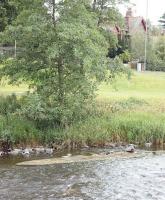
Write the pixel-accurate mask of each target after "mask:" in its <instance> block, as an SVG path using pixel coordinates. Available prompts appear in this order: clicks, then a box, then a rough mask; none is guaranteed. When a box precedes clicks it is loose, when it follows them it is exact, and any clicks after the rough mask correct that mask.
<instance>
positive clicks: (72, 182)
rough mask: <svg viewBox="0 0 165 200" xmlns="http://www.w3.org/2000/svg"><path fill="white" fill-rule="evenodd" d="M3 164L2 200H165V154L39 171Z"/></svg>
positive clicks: (0, 175)
mask: <svg viewBox="0 0 165 200" xmlns="http://www.w3.org/2000/svg"><path fill="white" fill-rule="evenodd" d="M15 162H17V161H15V160H13V161H12V162H11V160H10V162H9V161H8V160H1V161H0V199H2V200H47V199H48V200H165V154H161V155H152V154H149V155H146V156H144V157H141V158H128V159H122V158H118V159H113V160H106V161H93V162H85V163H71V164H58V165H52V166H42V167H41V166H40V167H18V166H16V165H15Z"/></svg>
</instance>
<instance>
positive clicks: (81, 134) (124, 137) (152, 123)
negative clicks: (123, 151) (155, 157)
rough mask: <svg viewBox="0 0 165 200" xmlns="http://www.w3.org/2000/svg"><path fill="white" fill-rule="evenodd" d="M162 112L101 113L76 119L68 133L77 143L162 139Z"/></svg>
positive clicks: (140, 141) (164, 126)
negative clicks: (154, 113) (78, 120)
mask: <svg viewBox="0 0 165 200" xmlns="http://www.w3.org/2000/svg"><path fill="white" fill-rule="evenodd" d="M164 122H165V116H164V115H160V114H159V115H153V114H149V113H140V112H132V113H131V112H130V113H123V114H122V113H121V114H117V115H113V116H111V117H110V116H106V115H104V116H102V117H99V118H97V117H95V118H90V119H88V120H87V121H86V122H85V123H84V122H83V123H78V124H76V125H74V126H72V127H71V128H70V129H69V131H67V137H68V138H69V139H71V140H72V141H75V142H77V143H78V144H84V143H86V144H88V145H94V146H95V145H98V146H100V145H101V146H104V145H105V144H106V143H108V142H109V143H110V142H126V143H139V144H145V142H154V140H155V138H157V139H158V140H163V141H164V140H165V125H164Z"/></svg>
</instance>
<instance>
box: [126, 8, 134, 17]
mask: <svg viewBox="0 0 165 200" xmlns="http://www.w3.org/2000/svg"><path fill="white" fill-rule="evenodd" d="M126 17H127V18H128V17H133V11H132V8H128V10H127V12H126Z"/></svg>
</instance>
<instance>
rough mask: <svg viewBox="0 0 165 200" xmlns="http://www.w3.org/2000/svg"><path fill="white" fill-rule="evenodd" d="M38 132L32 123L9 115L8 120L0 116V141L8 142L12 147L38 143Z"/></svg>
mask: <svg viewBox="0 0 165 200" xmlns="http://www.w3.org/2000/svg"><path fill="white" fill-rule="evenodd" d="M38 133H39V131H38V130H37V129H36V128H35V126H34V125H33V123H32V122H30V121H28V120H26V119H22V118H19V117H18V116H14V115H10V116H9V117H8V120H7V119H6V118H5V117H3V116H0V140H3V141H8V142H10V143H11V144H12V145H19V144H26V145H28V144H32V143H33V142H34V143H37V141H39V134H38Z"/></svg>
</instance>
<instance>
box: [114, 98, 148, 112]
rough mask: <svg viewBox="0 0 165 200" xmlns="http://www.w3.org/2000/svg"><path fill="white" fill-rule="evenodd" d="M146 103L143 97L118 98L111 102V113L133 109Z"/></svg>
mask: <svg viewBox="0 0 165 200" xmlns="http://www.w3.org/2000/svg"><path fill="white" fill-rule="evenodd" d="M147 104H148V103H147V102H146V101H145V100H143V99H137V98H134V97H130V98H128V99H126V100H120V101H117V102H115V103H114V104H112V106H111V111H112V112H113V113H116V112H122V111H124V110H134V109H136V108H138V107H140V106H144V105H145V106H146V105H147Z"/></svg>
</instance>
